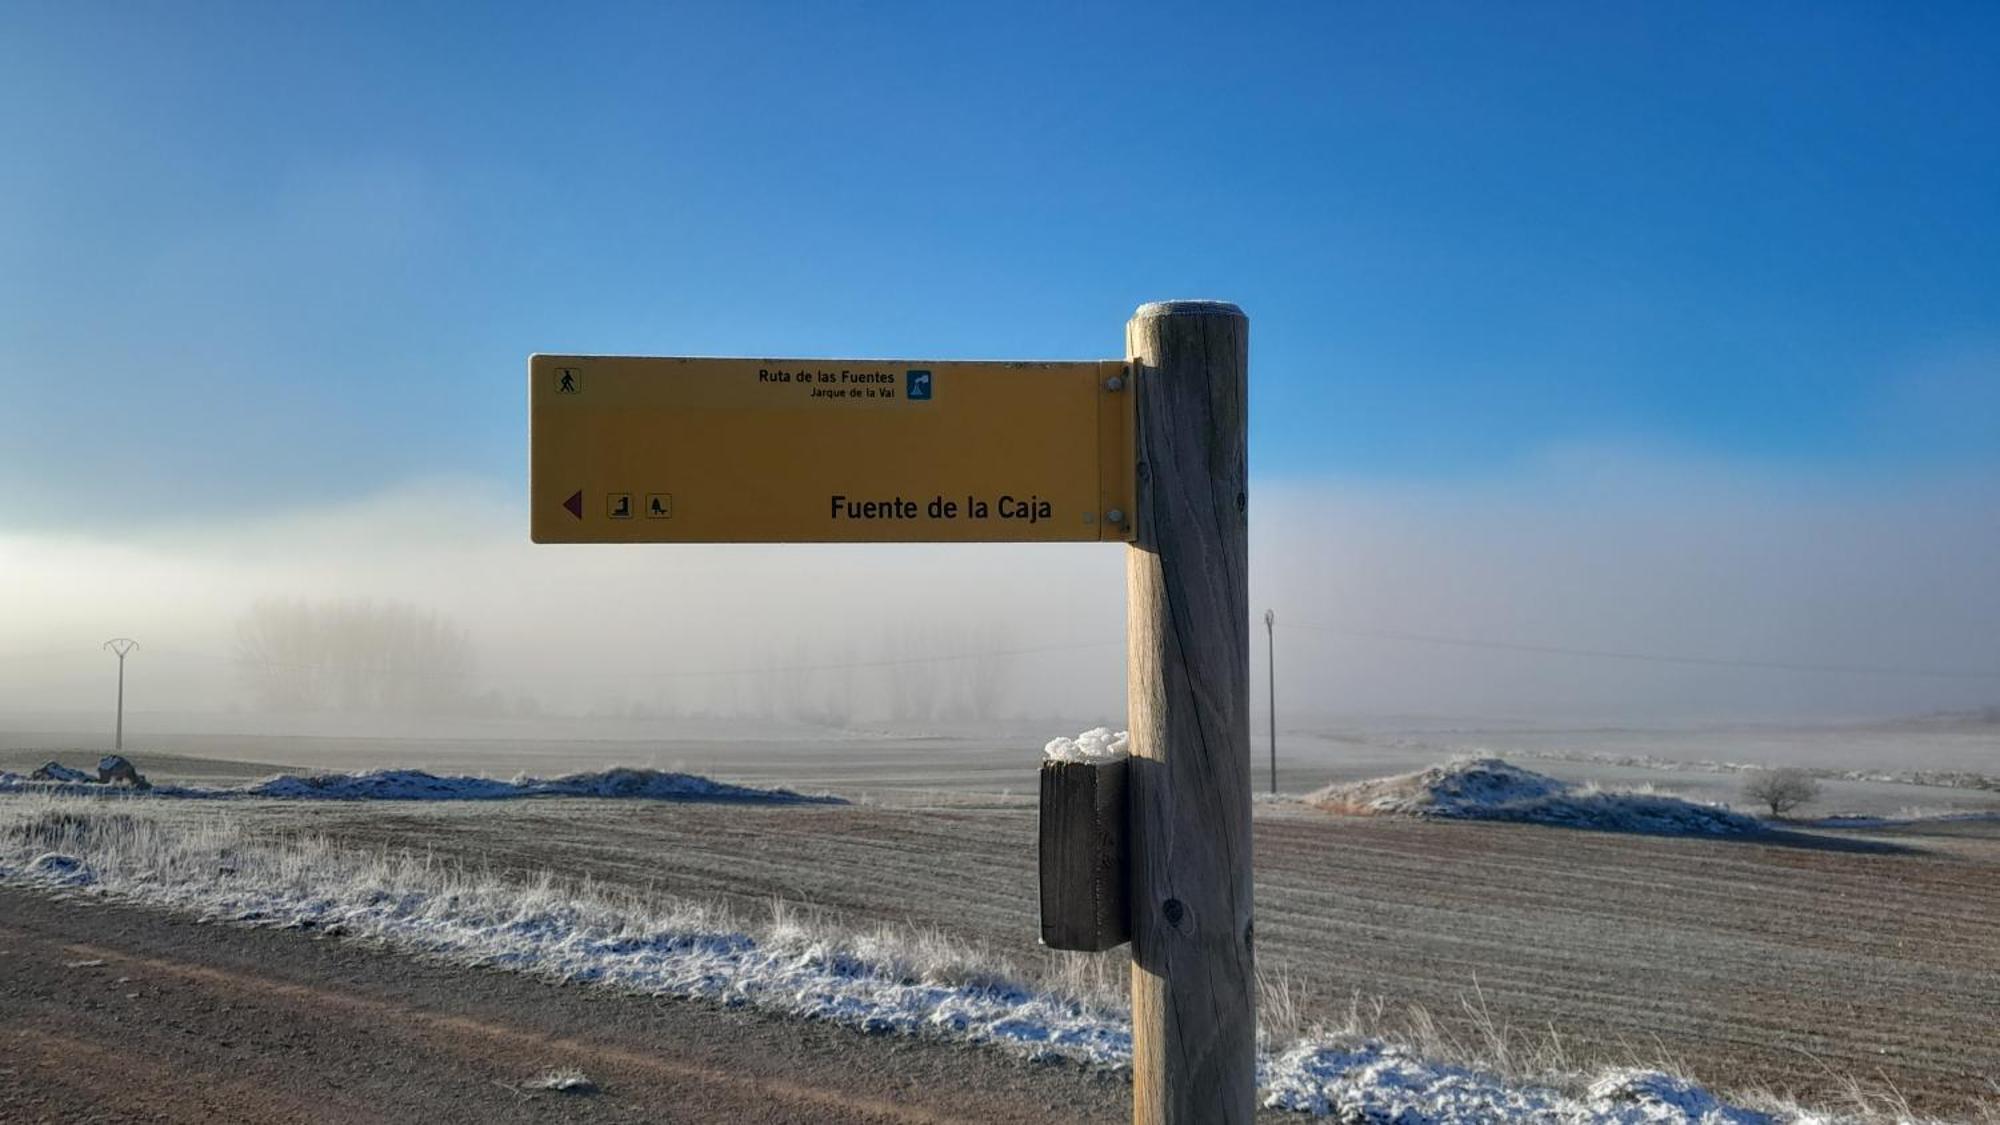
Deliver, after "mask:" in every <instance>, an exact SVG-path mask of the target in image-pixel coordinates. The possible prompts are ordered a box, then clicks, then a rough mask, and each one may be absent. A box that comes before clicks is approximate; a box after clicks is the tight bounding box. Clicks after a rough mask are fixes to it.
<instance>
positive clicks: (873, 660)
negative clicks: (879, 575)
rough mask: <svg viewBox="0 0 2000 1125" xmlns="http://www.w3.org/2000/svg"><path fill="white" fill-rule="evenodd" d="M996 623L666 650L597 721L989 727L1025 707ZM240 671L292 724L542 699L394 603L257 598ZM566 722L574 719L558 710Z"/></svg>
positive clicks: (416, 609) (1016, 656)
mask: <svg viewBox="0 0 2000 1125" xmlns="http://www.w3.org/2000/svg"><path fill="white" fill-rule="evenodd" d="M1013 647H1014V637H1013V635H1012V633H1011V631H1010V630H1008V629H1007V628H1006V627H1005V626H1004V625H1002V624H999V623H997V622H993V623H982V624H978V625H964V624H959V625H954V624H946V623H942V622H920V621H911V622H901V623H886V624H885V625H884V626H883V628H882V629H881V630H879V631H877V632H874V633H873V634H849V635H847V636H845V637H844V638H842V639H841V640H839V641H837V642H835V643H833V644H830V645H828V644H822V645H818V646H808V645H806V644H804V643H792V644H788V645H784V646H782V647H780V646H775V645H774V646H770V647H767V648H766V649H765V650H764V652H763V654H762V655H761V656H760V657H757V658H753V659H750V660H747V661H745V660H741V659H735V660H731V659H727V658H718V659H717V661H716V663H715V664H714V665H712V666H709V667H703V666H702V665H701V664H700V663H699V661H698V654H696V653H693V652H690V651H688V650H687V649H678V650H676V649H671V648H670V649H667V650H665V651H663V652H661V653H659V654H657V655H655V656H653V657H651V658H650V659H656V660H658V661H659V664H660V666H659V667H656V668H650V669H649V668H648V667H647V665H646V663H645V659H646V658H642V659H641V660H639V661H635V662H633V663H631V664H628V665H627V666H626V669H627V670H626V672H625V674H624V675H625V678H624V679H623V682H622V683H619V684H618V685H616V686H617V687H619V688H622V689H623V691H622V698H618V697H612V698H603V697H600V698H599V699H598V701H597V704H596V706H595V708H594V711H595V713H597V714H599V715H606V716H610V715H616V716H619V717H623V718H630V719H659V720H669V721H670V720H672V719H674V718H676V717H693V716H699V717H714V718H759V719H778V720H789V721H793V722H803V723H813V724H817V725H824V726H832V727H846V726H852V725H855V724H862V723H869V722H890V723H923V722H935V721H942V720H969V721H975V722H977V721H984V720H990V719H995V718H999V717H1001V716H1002V715H1004V714H1006V713H1008V711H1009V710H1010V709H1018V705H1019V702H1020V701H1019V700H1018V699H1017V698H1016V696H1017V695H1018V691H1017V684H1018V683H1019V682H1020V673H1021V671H1022V668H1023V664H1022V661H1023V660H1029V659H1033V658H1032V657H1031V656H1028V655H1027V654H1020V653H1012V652H1010V650H1011V649H1012V648H1013ZM235 661H236V664H237V666H238V668H239V669H240V670H241V672H242V676H243V680H244V683H245V686H246V687H247V688H248V691H249V696H250V701H251V703H252V704H253V705H254V706H256V707H258V708H259V709H262V710H266V711H273V712H281V713H326V712H331V713H339V714H350V715H357V716H358V715H385V714H386V715H454V716H467V717H473V716H477V717H484V718H527V717H534V716H536V715H538V714H540V713H541V707H542V704H544V703H546V702H548V701H545V700H537V699H536V698H535V697H534V696H533V695H531V694H516V695H512V696H508V695H503V694H501V693H500V692H498V691H495V690H492V689H491V688H490V686H488V687H485V688H484V689H482V685H480V684H478V683H476V682H475V673H476V672H477V670H478V660H477V653H476V649H475V645H474V642H473V639H472V636H471V634H470V633H468V632H467V631H466V630H465V629H464V628H463V627H462V626H460V625H459V624H458V623H456V622H455V621H453V620H452V619H451V618H449V617H447V616H445V615H444V614H441V613H438V612H436V611H435V610H429V609H425V608H422V607H420V606H415V605H411V604H407V603H403V602H395V601H353V600H332V601H308V600H304V599H269V600H265V601H259V602H257V603H256V604H254V605H252V606H251V607H250V609H249V610H248V611H247V612H246V613H245V614H244V615H243V616H242V617H241V618H240V619H239V620H238V622H237V627H236V653H235ZM554 710H556V711H561V710H563V708H561V707H560V706H557V707H555V708H554Z"/></svg>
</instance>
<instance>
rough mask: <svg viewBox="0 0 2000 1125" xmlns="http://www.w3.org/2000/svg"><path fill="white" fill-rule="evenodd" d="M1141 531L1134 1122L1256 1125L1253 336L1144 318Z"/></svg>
mask: <svg viewBox="0 0 2000 1125" xmlns="http://www.w3.org/2000/svg"><path fill="white" fill-rule="evenodd" d="M1125 338H1126V353H1127V354H1128V355H1129V356H1130V357H1131V359H1132V364H1133V382H1134V387H1135V392H1136V394H1137V395H1138V398H1137V402H1136V407H1137V410H1138V419H1139V425H1138V456H1139V473H1138V481H1139V488H1138V504H1137V508H1138V521H1139V522H1138V525H1137V529H1136V531H1137V539H1136V540H1135V542H1134V543H1133V545H1132V546H1131V547H1130V548H1129V549H1128V551H1127V563H1126V585H1127V594H1126V597H1127V603H1126V613H1127V653H1128V655H1127V660H1128V671H1127V679H1128V685H1129V686H1128V692H1129V699H1128V707H1129V710H1130V721H1131V724H1132V753H1133V757H1132V759H1131V763H1130V768H1131V777H1130V785H1131V823H1130V828H1131V833H1132V942H1133V948H1132V957H1133V965H1132V1032H1133V1043H1132V1053H1133V1064H1132V1092H1133V1120H1134V1121H1135V1122H1139V1123H1141V1125H1195V1123H1197V1122H1199V1123H1202V1125H1213V1123H1219V1122H1247V1121H1249V1120H1250V1119H1251V1116H1252V1114H1253V1113H1254V1112H1255V1105H1256V1013H1255V1000H1254V983H1255V972H1254V969H1253V964H1252V956H1251V942H1252V932H1251V850H1250V713H1249V707H1250V702H1249V699H1250V621H1249V616H1250V596H1249V585H1248V580H1247V578H1246V562H1247V557H1248V534H1247V528H1248V520H1247V515H1246V513H1247V510H1248V509H1247V499H1246V496H1245V488H1246V487H1247V480H1246V472H1245V461H1246V446H1247V436H1246V422H1247V413H1248V394H1247V374H1248V366H1249V346H1248V345H1249V322H1248V320H1247V319H1246V318H1245V317H1244V316H1243V313H1242V310H1240V309H1238V308H1237V307H1236V306H1234V305H1228V304H1221V303H1218V302H1207V301H1181V302H1168V303H1164V304H1152V305H1145V306H1142V307H1141V308H1140V309H1139V311H1138V312H1137V313H1135V314H1134V315H1133V317H1132V320H1131V322H1130V323H1129V324H1128V325H1127V326H1126V337H1125Z"/></svg>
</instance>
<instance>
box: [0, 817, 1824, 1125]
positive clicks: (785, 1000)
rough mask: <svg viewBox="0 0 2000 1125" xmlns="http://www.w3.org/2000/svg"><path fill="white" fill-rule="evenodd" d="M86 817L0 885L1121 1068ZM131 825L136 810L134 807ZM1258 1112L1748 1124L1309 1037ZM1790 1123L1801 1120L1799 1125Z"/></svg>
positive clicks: (1697, 1104)
mask: <svg viewBox="0 0 2000 1125" xmlns="http://www.w3.org/2000/svg"><path fill="white" fill-rule="evenodd" d="M128 808H131V809H133V810H134V811H131V812H127V811H125V810H124V809H121V810H120V811H119V812H118V813H116V814H107V813H106V812H104V806H103V805H102V804H101V803H99V802H86V801H77V800H69V801H60V800H52V801H42V802H36V803H33V804H23V805H18V806H15V807H13V808H0V881H4V882H9V883H14V884H19V885H29V886H38V887H42V888H46V889H51V890H62V891H66V892H68V893H72V894H86V895H102V896H105V897H108V898H112V899H116V900H120V901H125V902H131V903H136V904H140V905H146V906H153V907H160V908H165V909H169V910H173V911H177V912H182V913H187V914H191V915H194V916H196V917H200V918H202V919H204V920H209V921H229V922H237V923H241V924H248V925H263V926H276V927H284V928H292V929H302V930H312V931H315V932H321V933H328V934H337V935H344V936H350V937H354V938H358V939H361V940H366V941H371V942H379V943H382V944H384V945H387V946H389V947H391V948H394V949H397V950H400V951H403V952H406V953H419V954H426V955H432V956H439V957H444V958H447V959H450V960H452V961H456V962H459V963H461V964H470V965H479V966H489V967H495V968H505V969H511V970H515V971H519V972H528V973H535V974H539V975H543V976H547V977H552V978H557V979H561V980H564V981H571V982H578V983H591V984H598V985H602V986H607V987H612V988H616V989H619V990H621V991H626V992H635V993H642V994H649V995H657V996H671V997H685V998H700V999H705V1000H711V1001H715V1002H718V1003H722V1004H727V1005H732V1006H734V1005H747V1006H751V1007H755V1008H758V1009H761V1010H765V1011H771V1012H776V1013H782V1014H786V1015H791V1016H795V1017H802V1018H808V1019H825V1020H832V1021H834V1022H837V1023H840V1024H843V1025H846V1026H849V1027H853V1028H856V1029H858V1030H861V1031H864V1032H868V1033H872V1034H895V1035H933V1036H941V1037H946V1038H951V1039H956V1040H960V1041H965V1042H973V1043H981V1044H987V1045H992V1046H998V1047H1001V1048H1004V1049H1008V1050H1013V1051H1017V1052H1020V1053H1023V1054H1026V1055H1029V1056H1031V1057H1036V1058H1060V1059H1069V1060H1073V1061H1076V1062H1081V1063H1086V1064H1094V1065H1101V1066H1109V1067H1125V1066H1129V1065H1130V1062H1131V1055H1132V1041H1131V1033H1130V1017H1129V1013H1128V1012H1126V1011H1125V1010H1123V1009H1122V1008H1118V1007H1115V1006H1107V1005H1093V1004H1088V1003H1085V1002H1082V1001H1079V1000H1076V999H1073V998H1067V997H1063V996H1058V995H1054V994H1051V993H1047V992H1041V991H1037V990H1034V989H1031V988H1028V987H1025V986H1023V985H1020V984H1016V983H1013V982H1010V981H1007V980H1004V979H999V978H998V977H995V976H992V975H975V974H967V973H966V972H964V971H963V969H962V968H961V969H959V970H957V971H954V972H934V971H929V970H926V969H923V968H921V967H918V966H916V965H915V964H913V963H911V962H910V961H908V960H907V959H902V960H899V958H898V956H897V955H896V954H895V951H894V949H893V947H885V946H882V945H879V944H878V945H874V946H871V945H870V944H869V942H868V941H867V940H866V939H857V938H852V937H849V938H840V939H836V938H833V937H830V936H829V934H828V932H827V931H826V930H825V929H823V928H821V929H814V928H813V927H810V926H801V925H797V924H794V923H789V922H787V921H786V920H785V919H784V918H783V917H782V916H780V917H778V918H776V919H774V920H773V922H772V923H771V924H770V925H768V926H765V927H763V928H762V929H756V928H754V927H744V926H742V925H741V924H740V923H738V922H736V921H734V920H732V919H729V918H727V917H725V916H723V915H720V914H718V913H716V912H714V911H713V910H710V909H707V908H703V907H701V906H699V905H697V904H692V903H685V902H675V901H673V900H654V901H652V902H649V903H647V904H645V905H640V904H637V903H636V902H634V901H630V900H617V901H614V900H610V899H605V898H602V897H598V896H595V895H594V893H593V892H590V891H588V890H579V889H576V888H564V887H560V886H556V885H554V884H553V883H552V882H551V881H550V880H547V879H544V880H543V881H542V882H540V883H523V882H520V881H506V880H497V879H491V878H488V879H471V878H468V877H466V876H465V875H463V874H462V873H452V872H445V871H440V870H439V869H438V868H436V867H435V866H434V865H432V864H430V863H427V862H424V861H422V860H420V859H416V858H411V857H405V858H401V859H394V858H384V857H382V856H380V855H375V854H362V853H358V852H352V851H344V850H341V849H339V848H337V847H335V846H334V845H331V844H328V843H326V842H325V841H314V840H294V841H289V842H283V843H279V842H272V841H263V840H258V839H255V838H252V837H249V836H247V835H245V834H244V833H242V832H241V831H240V830H239V829H237V828H236V827H235V826H234V825H233V823H232V822H231V821H229V820H228V819H227V818H226V816H214V817H211V816H203V817H201V818H198V819H196V818H191V817H189V816H188V814H186V813H176V814H173V815H171V816H169V815H167V814H166V813H165V812H164V810H161V809H159V808H158V807H155V808H153V809H143V807H142V806H128ZM142 809H143V811H141V810H142ZM1258 1072H1259V1081H1260V1085H1261V1087H1262V1089H1263V1091H1264V1095H1263V1096H1264V1100H1265V1104H1266V1105H1268V1106H1271V1107H1273V1108H1282V1109H1290V1110H1296V1111H1300V1112H1303V1113H1308V1114H1313V1115H1318V1116H1338V1117H1339V1118H1340V1119H1341V1120H1343V1121H1359V1122H1381V1123H1391V1125H1481V1123H1492V1122H1524V1123H1535V1125H1542V1123H1548V1125H1761V1123H1764V1122H1776V1121H1781V1120H1782V1119H1776V1118H1768V1117H1765V1116H1763V1115H1759V1114H1755V1113H1751V1112H1749V1111H1747V1110H1742V1109H1738V1108H1735V1107H1732V1106H1728V1105H1725V1104H1723V1103H1722V1102H1720V1101H1718V1100H1717V1099H1716V1098H1715V1097H1714V1096H1713V1095H1711V1094H1709V1093H1708V1092H1707V1091H1705V1090H1702V1089H1700V1088H1699V1087H1695V1086H1692V1085H1690V1084H1688V1083H1685V1082H1682V1081H1680V1080H1678V1079H1674V1078H1672V1077H1669V1076H1667V1075H1663V1074H1656V1073H1653V1072H1649V1071H1618V1072H1614V1073H1611V1074H1607V1075H1604V1076H1603V1077H1602V1078H1601V1079H1600V1080H1599V1081H1598V1082H1597V1083H1596V1084H1594V1085H1592V1086H1590V1087H1589V1089H1588V1092H1587V1094H1585V1095H1571V1094H1565V1093H1563V1092H1561V1091H1558V1090H1555V1089H1552V1088H1548V1087H1544V1086H1537V1085H1533V1084H1522V1083H1513V1082H1509V1081H1507V1080H1505V1079H1502V1078H1499V1077H1496V1076H1494V1075H1490V1074H1485V1073H1481V1072H1479V1071H1476V1070H1471V1069H1467V1068H1463V1067H1457V1066H1451V1065H1446V1064H1442V1063H1437V1062H1433V1061H1429V1060H1426V1059H1423V1058H1421V1057H1419V1056H1417V1055H1415V1054H1413V1053H1411V1052H1409V1051H1407V1050H1405V1049H1403V1048H1400V1047H1396V1046H1393V1045H1390V1044H1385V1043H1382V1042H1380V1041H1378V1040H1372V1039H1355V1038H1353V1037H1342V1038H1333V1037H1327V1036H1318V1037H1314V1038H1309V1039H1308V1040H1306V1041H1302V1042H1300V1043H1297V1044H1295V1045H1293V1046H1291V1047H1290V1048H1288V1049H1285V1050H1282V1051H1279V1052H1274V1053H1267V1054H1264V1055H1262V1056H1261V1057H1260V1059H1259V1063H1258ZM1800 1125H1803V1120H1801V1121H1800Z"/></svg>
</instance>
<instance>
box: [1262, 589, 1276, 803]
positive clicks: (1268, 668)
mask: <svg viewBox="0 0 2000 1125" xmlns="http://www.w3.org/2000/svg"><path fill="white" fill-rule="evenodd" d="M1277 629H1278V615H1277V614H1275V613H1272V612H1271V611H1270V610H1268V609H1267V610H1265V611H1264V686H1265V687H1266V688H1268V689H1270V693H1271V694H1270V700H1271V795H1272V796H1273V797H1275V796H1277V795H1278V637H1277Z"/></svg>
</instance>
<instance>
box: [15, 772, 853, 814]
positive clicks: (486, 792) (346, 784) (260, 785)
mask: <svg viewBox="0 0 2000 1125" xmlns="http://www.w3.org/2000/svg"><path fill="white" fill-rule="evenodd" d="M107 788H108V787H107V786H103V785H98V784H95V783H94V782H70V781H55V782H45V781H35V780H23V779H21V778H20V777H19V776H17V775H15V774H4V775H0V793H6V792H20V791H33V792H40V793H55V794H64V795H82V794H101V793H103V792H104V791H105V790H106V789H107ZM123 792H124V793H131V792H132V791H131V790H124V791H123ZM147 795H148V796H152V797H186V798H229V797H275V798H280V799H286V800H304V801H504V800H513V799H518V798H523V797H629V798H638V799H642V800H652V801H736V802H743V803H754V804H834V805H838V804H845V803H846V802H845V801H843V800H842V799H841V798H839V797H832V796H807V795H805V794H802V793H794V792H792V791H791V790H789V789H759V788H756V787H754V786H748V785H730V784H728V783H726V782H721V781H714V780H711V779H709V778H706V777H701V776H698V775H696V774H691V773H669V772H667V771H664V770H650V769H629V768H624V767H617V768H613V769H607V770H598V771H594V772H591V773H572V774H564V775H563V776H561V777H550V778H541V777H526V776H523V777H517V778H515V779H513V780H512V781H499V780H495V779H493V778H487V777H460V776H447V777H439V776H437V775H435V774H430V773H425V772H424V771H423V770H365V771H362V772H360V773H330V774H296V773H281V774H277V775H274V776H272V777H267V778H265V779H263V780H262V781H253V782H251V783H250V784H248V785H239V786H232V787H228V788H209V787H203V786H194V785H161V786H157V787H155V788H154V789H153V790H152V791H151V792H150V793H149V794H147Z"/></svg>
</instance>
